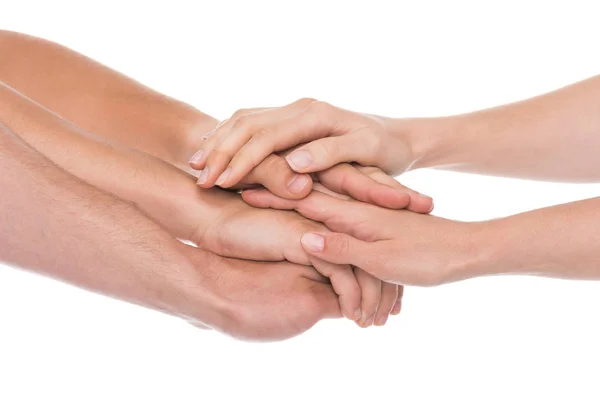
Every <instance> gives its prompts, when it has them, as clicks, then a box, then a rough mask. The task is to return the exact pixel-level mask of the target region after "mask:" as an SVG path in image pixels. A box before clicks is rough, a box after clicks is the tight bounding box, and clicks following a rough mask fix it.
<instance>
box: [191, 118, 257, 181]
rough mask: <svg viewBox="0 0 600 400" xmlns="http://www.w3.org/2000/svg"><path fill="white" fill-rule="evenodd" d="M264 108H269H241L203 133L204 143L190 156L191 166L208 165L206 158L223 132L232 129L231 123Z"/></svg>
mask: <svg viewBox="0 0 600 400" xmlns="http://www.w3.org/2000/svg"><path fill="white" fill-rule="evenodd" d="M264 110H268V108H244V109H239V110H237V111H236V112H235V113H233V115H232V116H231V118H227V119H224V120H223V121H221V122H219V123H218V124H217V126H215V127H214V128H213V129H211V130H209V131H208V132H206V133H204V134H203V135H202V142H203V144H202V146H201V147H200V149H199V150H198V151H197V152H196V153H194V155H193V156H192V157H191V158H190V160H189V164H190V166H191V167H192V168H193V169H198V170H200V169H203V168H204V167H205V166H206V159H207V156H208V154H209V153H210V150H212V148H213V147H214V145H215V144H216V143H217V141H216V139H217V138H219V137H221V135H222V134H223V132H229V130H230V129H231V125H232V124H233V123H235V121H236V120H237V118H238V117H240V116H242V115H246V114H252V113H255V112H259V111H264Z"/></svg>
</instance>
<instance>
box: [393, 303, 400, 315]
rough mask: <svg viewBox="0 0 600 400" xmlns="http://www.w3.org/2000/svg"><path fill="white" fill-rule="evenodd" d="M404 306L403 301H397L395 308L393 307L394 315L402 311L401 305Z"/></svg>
mask: <svg viewBox="0 0 600 400" xmlns="http://www.w3.org/2000/svg"><path fill="white" fill-rule="evenodd" d="M401 306H402V303H396V304H395V305H394V308H392V312H391V314H392V315H398V314H399V313H400V307H401Z"/></svg>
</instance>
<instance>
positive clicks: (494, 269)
mask: <svg viewBox="0 0 600 400" xmlns="http://www.w3.org/2000/svg"><path fill="white" fill-rule="evenodd" d="M599 222H600V198H594V199H589V200H583V201H578V202H573V203H567V204H562V205H558V206H554V207H548V208H543V209H539V210H535V211H530V212H526V213H523V214H518V215H513V216H510V217H507V218H502V219H498V220H492V221H487V222H478V223H474V224H472V227H473V230H472V232H471V234H472V238H473V240H472V249H473V251H474V252H476V253H477V254H478V255H477V257H474V258H473V259H472V260H471V261H472V262H470V263H469V264H468V265H463V266H462V267H463V271H462V273H461V275H463V276H465V277H469V276H478V275H491V274H526V275H540V276H549V277H558V278H572V279H600V241H598V238H599V237H600V223H599Z"/></svg>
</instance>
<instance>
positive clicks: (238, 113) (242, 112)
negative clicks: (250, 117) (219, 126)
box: [231, 108, 250, 118]
mask: <svg viewBox="0 0 600 400" xmlns="http://www.w3.org/2000/svg"><path fill="white" fill-rule="evenodd" d="M247 114H250V110H249V109H247V108H240V109H239V110H237V111H236V112H234V113H233V115H232V116H231V117H232V118H239V117H241V116H243V115H247Z"/></svg>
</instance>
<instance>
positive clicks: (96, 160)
mask: <svg viewBox="0 0 600 400" xmlns="http://www.w3.org/2000/svg"><path fill="white" fill-rule="evenodd" d="M0 105H2V111H0V116H1V117H2V118H3V119H4V121H5V122H6V124H7V125H8V126H9V127H10V129H11V130H12V131H13V132H14V133H15V134H17V135H19V136H21V137H22V138H23V139H24V140H25V141H26V142H27V143H28V144H29V145H31V146H32V147H33V148H35V149H36V150H37V151H39V152H41V153H43V154H44V155H45V156H46V157H48V158H49V159H50V160H51V161H53V162H54V163H56V164H57V165H59V166H60V167H62V168H64V169H65V170H67V171H68V172H70V173H72V174H73V175H75V176H77V177H79V178H81V179H83V180H85V181H86V182H89V183H91V184H92V185H94V186H96V187H98V188H100V189H102V190H106V191H108V192H110V193H113V194H115V195H116V196H118V197H120V198H122V199H125V200H127V201H130V202H132V203H135V204H136V205H137V206H138V207H139V208H140V209H142V210H143V211H144V212H145V213H146V214H147V215H148V216H150V217H151V218H152V219H154V220H155V221H156V222H158V223H159V224H161V225H162V226H163V227H164V228H166V229H167V230H168V231H169V232H170V233H171V234H172V235H174V236H177V237H180V238H183V239H188V240H191V239H192V238H193V237H194V236H195V235H197V234H199V232H200V231H201V229H202V227H203V226H207V225H208V224H209V221H211V220H212V219H214V216H215V215H214V214H215V212H217V211H218V210H219V209H220V208H222V207H225V205H226V202H227V200H228V199H229V198H230V197H231V196H232V195H231V194H230V193H224V192H222V191H221V190H219V189H213V190H200V189H199V188H198V187H197V186H196V185H195V179H194V177H192V176H190V175H188V174H187V173H185V172H183V171H181V170H179V169H177V168H175V167H173V166H171V165H169V164H167V163H166V162H164V161H162V160H159V159H157V158H155V157H152V156H150V155H148V154H145V153H141V152H138V151H135V150H131V149H128V148H124V147H121V146H119V145H114V144H111V143H108V142H105V141H103V140H101V139H99V138H97V137H95V136H94V135H92V134H90V133H88V132H86V131H83V130H82V129H80V128H79V127H77V126H74V125H73V124H71V123H70V122H69V121H66V120H64V119H63V118H61V117H59V116H58V115H56V114H54V113H52V112H51V111H49V110H47V109H45V108H43V107H41V106H40V105H38V104H36V103H35V102H33V101H32V100H31V99H29V98H27V97H25V96H23V95H22V94H20V93H18V92H16V91H15V90H13V89H12V88H10V87H8V86H6V85H2V84H0Z"/></svg>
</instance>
